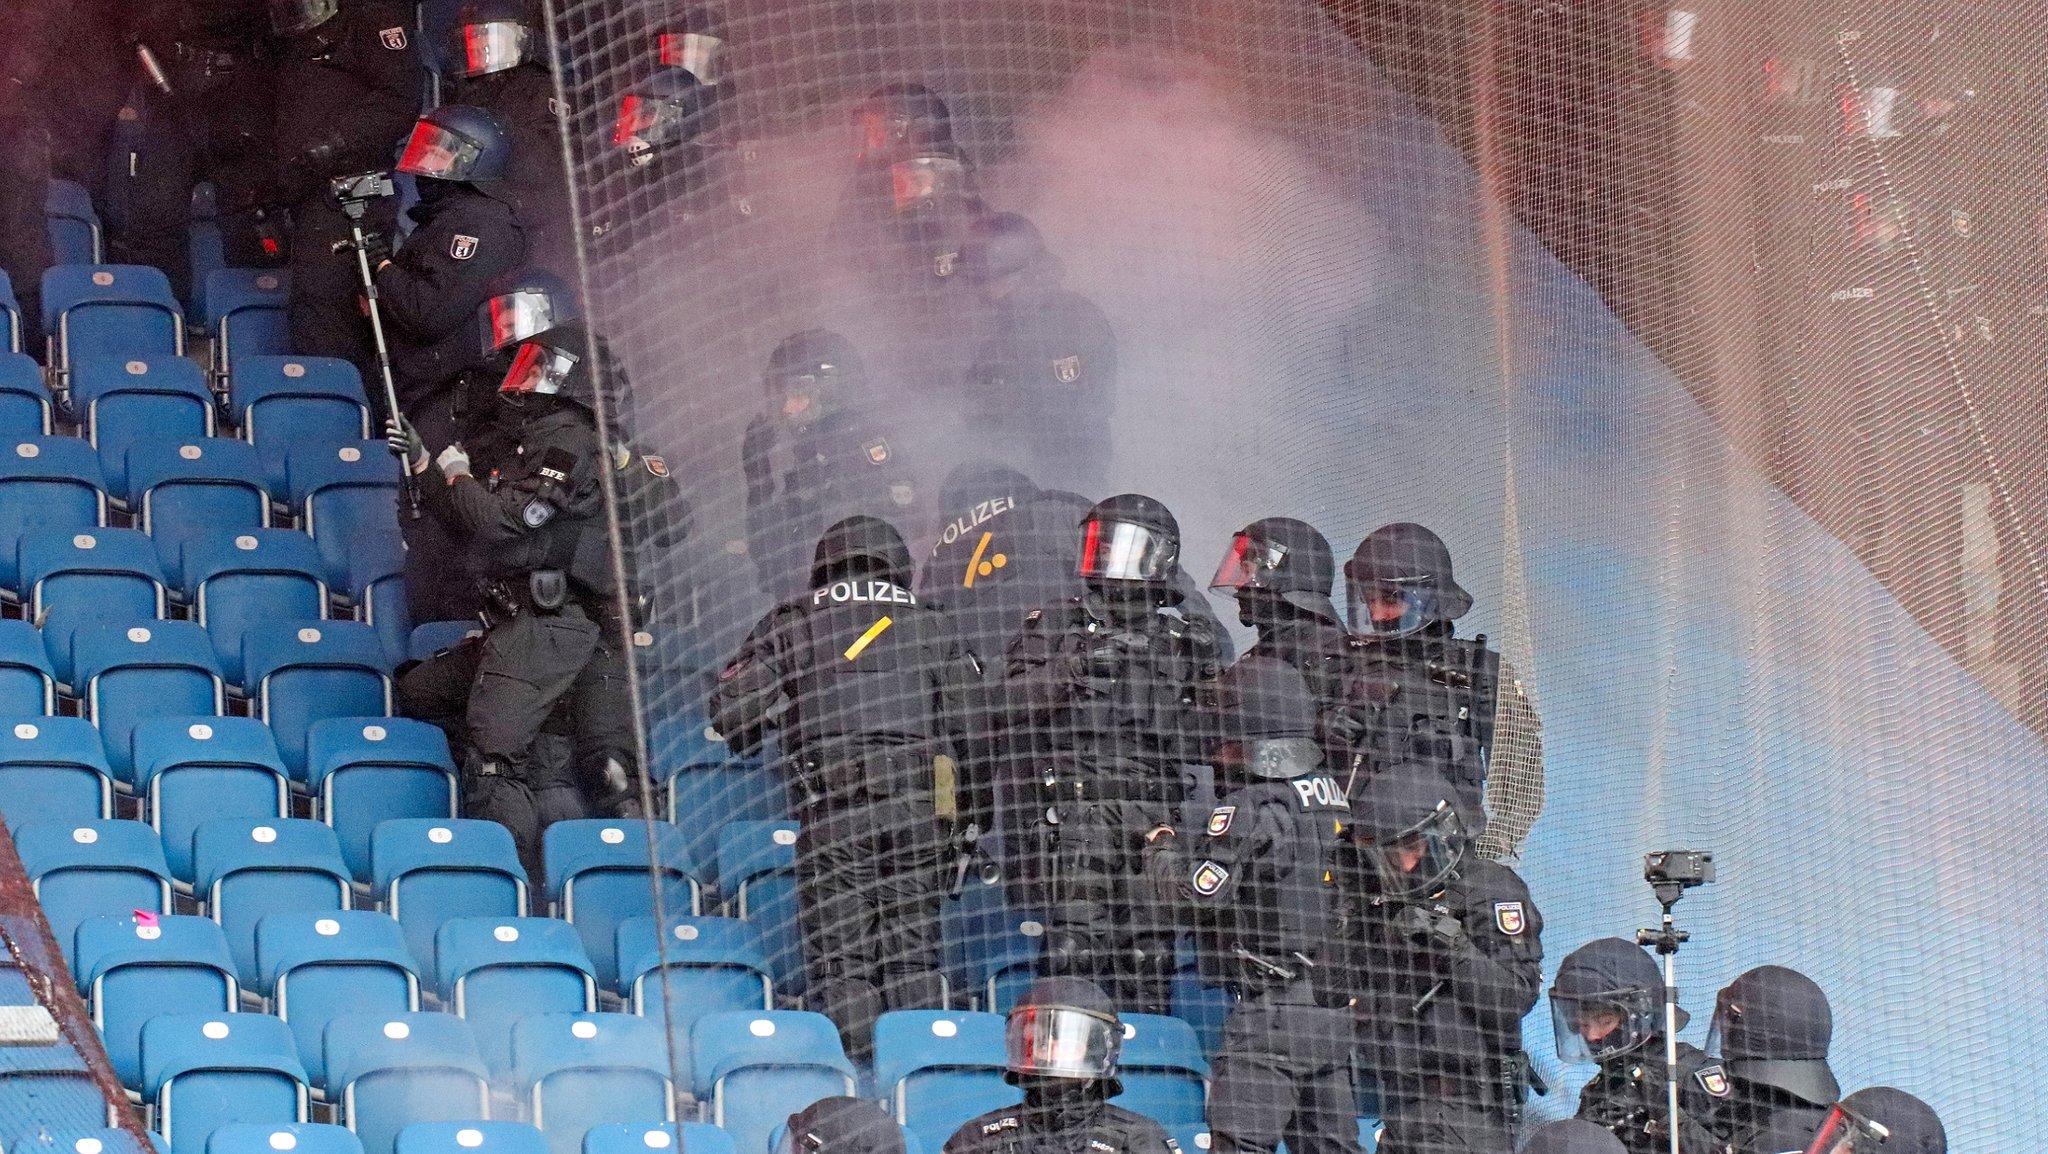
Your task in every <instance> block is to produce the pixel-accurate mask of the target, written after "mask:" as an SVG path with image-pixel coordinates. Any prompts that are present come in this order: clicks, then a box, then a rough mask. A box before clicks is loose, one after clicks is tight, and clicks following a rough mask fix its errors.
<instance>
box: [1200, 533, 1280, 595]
mask: <svg viewBox="0 0 2048 1154" xmlns="http://www.w3.org/2000/svg"><path fill="white" fill-rule="evenodd" d="M1286 562H1287V547H1286V546H1284V545H1276V544H1274V543H1272V542H1270V541H1260V540H1257V539H1255V538H1252V537H1248V536H1246V535H1245V534H1243V533H1239V534H1238V535H1237V536H1235V537H1233V538H1231V540H1230V551H1229V552H1227V553H1225V554H1224V555H1223V563H1222V564H1221V565H1218V566H1216V575H1215V576H1214V577H1211V578H1210V579H1209V588H1211V589H1266V588H1270V587H1271V584H1272V582H1271V577H1272V575H1273V573H1274V572H1276V571H1278V570H1279V568H1280V567H1281V566H1282V565H1284V564H1286Z"/></svg>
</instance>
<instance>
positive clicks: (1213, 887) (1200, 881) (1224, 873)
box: [1189, 861, 1230, 898]
mask: <svg viewBox="0 0 2048 1154" xmlns="http://www.w3.org/2000/svg"><path fill="white" fill-rule="evenodd" d="M1189 880H1191V881H1193V882H1194V885H1195V892H1196V893H1198V894H1201V895H1202V896H1203V897H1205V898H1208V897H1215V896H1216V891H1217V890H1220V889H1222V888H1223V883H1224V882H1227V881H1229V880H1230V871H1229V870H1227V869H1224V868H1223V867H1222V866H1220V865H1217V864H1216V863H1215V862H1212V861H1205V862H1203V863H1202V864H1200V865H1198V866H1196V867H1195V873H1194V876H1193V877H1192V878H1191V879H1189Z"/></svg>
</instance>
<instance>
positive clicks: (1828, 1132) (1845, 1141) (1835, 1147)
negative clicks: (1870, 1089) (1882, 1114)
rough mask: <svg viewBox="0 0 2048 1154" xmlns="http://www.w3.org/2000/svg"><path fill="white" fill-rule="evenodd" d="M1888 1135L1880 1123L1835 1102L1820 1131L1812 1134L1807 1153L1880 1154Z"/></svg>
mask: <svg viewBox="0 0 2048 1154" xmlns="http://www.w3.org/2000/svg"><path fill="white" fill-rule="evenodd" d="M1891 1136H1892V1132H1891V1130H1890V1129H1889V1128H1888V1127H1886V1126H1885V1125H1884V1124H1883V1123H1881V1122H1879V1121H1877V1120H1876V1119H1874V1118H1866V1117H1864V1116H1863V1115H1861V1114H1858V1113H1857V1112H1856V1111H1854V1110H1851V1109H1849V1108H1848V1107H1847V1106H1844V1105H1842V1104H1841V1103H1839V1102H1837V1103H1835V1106H1834V1108H1833V1109H1831V1110H1829V1111H1828V1116H1827V1120H1826V1121H1824V1122H1822V1123H1821V1124H1820V1129H1819V1130H1816V1131H1814V1135H1813V1142H1812V1143H1811V1144H1809V1145H1808V1146H1807V1147H1806V1154H1881V1152H1882V1151H1883V1149H1884V1144H1885V1143H1886V1142H1889V1141H1890V1140H1891Z"/></svg>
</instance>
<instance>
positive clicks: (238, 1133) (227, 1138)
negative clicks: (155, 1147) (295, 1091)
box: [109, 1122, 363, 1154]
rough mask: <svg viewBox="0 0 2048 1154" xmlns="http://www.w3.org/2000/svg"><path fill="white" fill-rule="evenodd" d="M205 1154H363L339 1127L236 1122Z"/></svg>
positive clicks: (225, 1128)
mask: <svg viewBox="0 0 2048 1154" xmlns="http://www.w3.org/2000/svg"><path fill="white" fill-rule="evenodd" d="M109 1154H112V1152H109ZM206 1154H363V1144H362V1143H361V1142H358V1141H356V1136H355V1135H354V1134H351V1133H349V1132H348V1130H347V1129H346V1128H345V1127H341V1126H328V1125H323V1124H320V1123H317V1122H300V1123H295V1124H290V1125H269V1126H265V1125H258V1124H256V1123H251V1122H237V1123H234V1124H233V1125H229V1126H222V1127H221V1128H220V1129H218V1130H215V1131H214V1132H213V1137H211V1138H209V1139H207V1140H206Z"/></svg>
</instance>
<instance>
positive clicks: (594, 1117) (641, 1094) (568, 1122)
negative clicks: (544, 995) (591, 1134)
mask: <svg viewBox="0 0 2048 1154" xmlns="http://www.w3.org/2000/svg"><path fill="white" fill-rule="evenodd" d="M512 1055H513V1060H514V1063H515V1065H516V1067H517V1074H516V1080H517V1082H518V1084H519V1085H520V1086H522V1087H524V1088H525V1091H526V1108H527V1113H528V1116H530V1117H531V1118H532V1119H533V1121H534V1124H535V1125H536V1126H539V1127H540V1129H541V1132H542V1133H544V1134H546V1135H547V1137H548V1145H549V1147H550V1148H551V1150H552V1154H577V1152H578V1151H580V1150H582V1148H583V1136H584V1134H585V1133H586V1132H588V1131H589V1130H590V1128H591V1127H592V1126H601V1125H605V1124H608V1123H614V1122H673V1121H675V1117H676V1113H675V1094H674V1088H673V1083H672V1079H673V1077H674V1076H675V1075H674V1073H673V1071H675V1070H677V1069H678V1067H677V1066H676V1065H675V1064H672V1063H671V1061H670V1058H669V1048H668V1035H667V1033H666V1032H665V1031H664V1030H663V1029H662V1026H661V1023H659V1022H650V1021H648V1020H647V1019H645V1018H636V1017H634V1016H633V1015H631V1014H533V1015H529V1016H527V1017H524V1018H521V1019H519V1021H518V1024H516V1025H514V1026H513V1027H512ZM688 1068H689V1064H688V1062H687V1061H686V1060H685V1061H683V1062H682V1063H681V1066H680V1069H681V1070H682V1071H683V1076H684V1077H687V1076H688Z"/></svg>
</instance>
